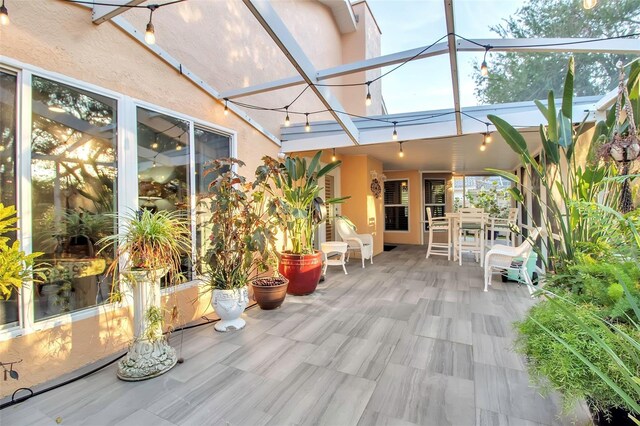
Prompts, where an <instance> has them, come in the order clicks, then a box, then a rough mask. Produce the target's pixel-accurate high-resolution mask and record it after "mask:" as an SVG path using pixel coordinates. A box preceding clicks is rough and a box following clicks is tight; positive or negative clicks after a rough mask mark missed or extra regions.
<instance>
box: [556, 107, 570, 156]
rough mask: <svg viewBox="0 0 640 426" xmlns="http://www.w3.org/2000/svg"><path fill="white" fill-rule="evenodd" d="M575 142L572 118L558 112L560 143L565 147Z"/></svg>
mask: <svg viewBox="0 0 640 426" xmlns="http://www.w3.org/2000/svg"><path fill="white" fill-rule="evenodd" d="M572 143H573V127H572V125H571V120H570V119H569V118H567V117H565V116H564V114H562V112H559V113H558V145H560V146H561V147H563V148H568V147H569V146H571V144H572Z"/></svg>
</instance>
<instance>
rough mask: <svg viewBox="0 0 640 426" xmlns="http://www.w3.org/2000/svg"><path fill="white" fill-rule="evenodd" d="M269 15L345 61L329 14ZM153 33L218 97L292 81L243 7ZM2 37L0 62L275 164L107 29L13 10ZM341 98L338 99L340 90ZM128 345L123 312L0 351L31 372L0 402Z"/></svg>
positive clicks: (194, 5)
mask: <svg viewBox="0 0 640 426" xmlns="http://www.w3.org/2000/svg"><path fill="white" fill-rule="evenodd" d="M274 7H275V8H276V9H277V11H278V13H280V14H281V15H282V16H283V18H284V19H285V21H286V22H287V23H288V25H290V26H291V27H290V29H291V30H292V31H294V32H297V34H296V37H297V39H298V41H299V42H300V44H301V45H302V46H303V48H304V50H305V51H306V52H307V54H308V55H309V56H310V58H311V60H312V61H313V62H314V65H316V67H318V68H322V67H327V66H332V65H337V64H339V63H340V62H341V61H342V48H341V46H340V41H341V36H340V34H339V31H338V30H337V28H336V25H335V23H334V22H333V18H332V16H331V12H330V11H329V9H328V8H326V7H325V6H323V5H321V4H319V3H317V2H311V1H299V2H290V1H279V2H274ZM123 16H124V17H125V18H126V19H127V20H129V21H130V22H131V23H132V24H133V25H134V26H135V27H136V28H139V29H140V30H143V29H144V25H145V24H146V21H147V19H148V12H146V11H141V10H132V11H128V12H126V13H125V14H123ZM154 24H155V28H156V35H157V41H158V45H159V46H160V47H162V48H163V49H165V50H167V51H168V52H169V53H170V54H171V55H172V56H174V57H176V58H178V59H179V60H180V61H183V62H184V63H185V65H186V66H187V67H188V68H189V69H191V70H192V71H194V72H195V73H196V74H198V75H200V77H202V78H203V79H204V80H205V81H206V82H208V83H209V84H211V85H212V86H213V87H214V88H216V89H218V90H225V89H230V88H234V87H241V86H246V85H252V84H256V83H259V82H264V81H269V80H272V79H276V78H281V77H287V76H289V75H294V74H295V72H294V70H293V68H292V67H291V66H290V64H289V62H288V61H287V60H286V59H285V58H284V56H283V55H282V53H281V52H280V51H279V49H277V48H276V47H275V46H274V45H273V43H272V42H271V40H270V39H268V37H267V36H266V33H264V30H263V29H262V28H261V27H260V26H259V25H258V24H257V23H256V21H255V18H253V16H251V15H250V14H249V13H248V11H247V10H246V7H244V6H243V5H242V4H241V3H240V2H236V1H232V0H229V1H210V2H204V1H203V2H185V3H182V4H180V5H177V6H176V7H173V8H171V7H167V8H165V9H161V10H159V11H158V12H156V13H155V14H154ZM0 31H1V32H0V55H2V56H5V57H8V58H10V59H13V60H17V61H21V62H23V63H26V64H28V65H31V66H35V67H39V68H42V69H44V70H46V71H51V72H56V73H60V74H63V75H65V76H68V77H71V78H74V79H78V80H81V81H83V82H87V83H90V84H93V85H96V86H99V87H101V88H105V89H109V90H112V91H116V92H119V93H123V94H125V95H128V96H131V97H133V98H136V99H140V100H143V101H145V102H148V103H151V104H155V105H158V106H160V107H164V108H167V109H170V110H175V111H177V112H179V113H181V114H185V115H189V116H192V117H194V118H196V119H199V120H204V121H207V122H211V123H214V124H218V125H221V126H224V127H226V128H229V129H232V130H234V131H236V132H237V141H238V143H237V155H238V157H239V158H240V159H241V160H243V161H244V162H245V163H247V167H246V169H245V170H246V171H248V173H251V172H252V171H253V169H254V168H255V166H256V165H257V164H258V163H259V161H260V158H261V157H262V156H263V155H272V156H275V155H276V154H277V152H278V150H279V148H278V146H277V145H276V144H274V143H273V142H271V141H269V140H268V139H267V138H265V137H264V136H263V135H262V134H260V133H259V132H258V131H257V130H255V129H254V128H253V127H251V126H249V125H248V124H247V123H246V122H244V121H243V120H242V119H240V118H239V117H237V116H235V115H234V114H233V113H230V114H229V115H228V116H225V115H223V107H222V105H221V104H219V103H217V102H215V101H214V100H213V99H212V98H211V97H210V96H209V95H207V94H206V93H204V92H203V91H201V90H200V89H199V88H197V87H196V86H195V85H194V84H192V83H191V82H189V81H188V80H187V79H186V78H184V77H183V76H181V75H180V74H179V73H177V72H176V71H175V70H174V69H173V68H171V67H170V66H168V65H167V64H166V63H164V62H163V61H162V60H160V59H159V58H157V57H156V56H155V55H153V54H152V53H151V52H150V51H149V50H148V49H147V48H145V47H144V46H142V45H141V44H139V43H138V42H137V41H135V40H133V39H132V38H130V37H129V36H128V35H127V34H125V33H124V32H122V31H121V30H119V29H118V28H116V27H115V26H114V25H113V24H111V23H105V24H102V25H99V26H96V25H94V24H93V23H92V22H91V12H90V10H89V9H86V8H84V7H80V6H76V5H71V4H67V3H64V2H60V1H19V2H13V3H12V5H11V25H10V26H8V27H3V28H2V29H1V30H0ZM301 88H302V86H301V87H300V88H297V89H296V88H292V89H287V90H283V91H279V92H274V93H272V94H270V95H268V96H264V98H265V99H266V100H267V101H268V102H270V103H271V102H272V103H273V104H272V105H274V106H280V105H281V104H286V102H287V101H290V100H291V98H292V97H293V96H291V94H293V95H294V96H295V94H297V93H298V92H299V90H300V89H301ZM337 92H338V93H339V94H340V96H343V95H342V93H341V92H340V90H338V91H337ZM307 95H308V94H307ZM307 95H305V96H303V97H302V98H300V100H299V101H298V103H296V107H297V108H300V109H305V108H309V109H311V108H312V107H315V106H316V105H317V101H316V100H315V99H314V98H313V96H307ZM247 101H248V102H250V101H251V100H247ZM252 115H253V116H254V117H255V118H256V119H258V121H260V122H261V123H262V124H264V125H265V127H267V128H268V129H270V130H272V131H273V132H275V133H276V134H278V133H279V131H278V128H279V126H280V123H281V122H282V118H283V117H279V116H278V115H273V114H272V113H262V114H258V113H255V114H254V113H253V112H252ZM314 118H315V117H314ZM294 121H295V120H294ZM367 167H374V168H378V169H380V170H379V171H380V173H381V172H382V170H381V165H380V164H379V162H378V163H376V162H375V161H373V160H372V161H370V164H369V162H366V161H365V163H364V168H365V169H366V168H367ZM363 170H364V169H363ZM365 175H366V176H368V172H366V173H363V176H365ZM373 206H374V207H373V208H372V209H371V211H370V212H369V217H370V218H371V219H372V221H371V222H370V223H372V224H373V225H372V226H369V225H367V226H364V224H363V227H362V228H361V229H363V230H365V229H369V230H372V231H374V232H375V233H376V235H377V237H376V238H378V239H379V240H380V243H379V244H378V245H377V247H379V249H380V250H381V249H382V242H381V241H382V233H381V232H377V230H376V229H377V228H376V227H378V226H379V224H381V223H382V222H381V221H379V220H377V219H378V218H379V217H380V209H379V208H378V206H377V205H376V204H375V203H373ZM367 223H369V222H367ZM197 294H198V291H197V288H190V289H187V290H184V291H182V292H179V293H177V296H176V297H177V298H178V301H179V302H178V306H179V307H180V313H181V314H180V315H181V317H180V322H181V323H184V322H188V321H190V320H193V319H198V318H200V316H201V315H203V314H205V313H207V314H208V315H210V307H209V306H208V305H209V301H208V298H206V297H205V298H203V299H200V300H198V299H197ZM194 302H195V304H194ZM130 339H131V315H130V313H128V312H127V311H126V310H116V311H112V312H107V313H104V312H103V313H101V314H100V315H98V316H94V317H91V318H89V319H84V320H79V321H75V322H73V323H71V324H69V325H65V326H61V327H54V328H50V329H47V330H42V331H39V332H34V333H31V334H28V335H26V336H22V337H17V338H13V339H9V340H5V341H2V342H0V359H2V360H5V359H10V360H12V359H16V358H23V359H26V360H28V362H23V363H22V364H21V368H20V373H21V376H20V380H18V381H8V382H2V381H0V386H1V387H0V396H6V395H8V394H10V393H11V392H13V390H14V389H16V388H18V387H29V386H33V385H35V384H38V383H42V382H44V381H47V380H50V379H53V378H55V377H57V376H60V375H62V374H65V373H68V372H70V371H72V370H75V369H77V368H79V367H82V366H83V365H86V364H89V363H92V362H95V361H97V360H99V359H102V358H104V357H105V356H108V355H110V354H112V353H114V352H115V351H118V350H120V349H123V348H125V347H126V346H127V344H128V343H129V342H130Z"/></svg>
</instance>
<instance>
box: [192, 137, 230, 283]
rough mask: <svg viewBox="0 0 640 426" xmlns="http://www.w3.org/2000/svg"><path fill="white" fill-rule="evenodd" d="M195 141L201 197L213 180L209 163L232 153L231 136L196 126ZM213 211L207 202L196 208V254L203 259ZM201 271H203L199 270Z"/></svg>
mask: <svg viewBox="0 0 640 426" xmlns="http://www.w3.org/2000/svg"><path fill="white" fill-rule="evenodd" d="M194 141H195V181H196V197H197V198H200V196H203V195H205V194H207V193H208V189H209V184H210V183H211V181H212V177H211V176H206V174H205V173H204V172H205V170H206V168H207V163H209V162H210V161H212V160H215V159H217V158H226V157H229V156H230V155H231V153H230V151H229V148H230V143H229V136H226V135H221V134H218V133H214V132H211V131H209V130H206V129H202V128H199V127H196V128H195V130H194ZM210 217H211V213H210V212H209V210H208V208H207V204H206V203H199V204H198V206H197V208H196V222H197V223H196V248H197V251H196V254H197V257H198V259H202V257H203V256H204V254H205V253H206V251H207V249H208V247H207V236H208V235H209V234H210V229H209V228H207V223H208V220H209V218H210ZM201 263H202V262H198V266H199V267H201V266H202V265H201ZM199 272H200V273H201V272H202V271H199Z"/></svg>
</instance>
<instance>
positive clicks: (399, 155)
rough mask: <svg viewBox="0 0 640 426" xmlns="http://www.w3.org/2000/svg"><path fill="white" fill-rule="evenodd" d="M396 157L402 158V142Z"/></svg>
mask: <svg viewBox="0 0 640 426" xmlns="http://www.w3.org/2000/svg"><path fill="white" fill-rule="evenodd" d="M398 157H400V158H404V151H403V150H402V142H400V152H398Z"/></svg>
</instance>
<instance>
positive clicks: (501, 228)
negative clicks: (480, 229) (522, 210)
mask: <svg viewBox="0 0 640 426" xmlns="http://www.w3.org/2000/svg"><path fill="white" fill-rule="evenodd" d="M517 220H518V208H517V207H513V208H510V209H509V215H508V216H507V217H506V218H500V217H492V218H490V219H489V221H490V222H491V223H490V225H489V240H490V242H491V246H493V245H494V243H495V241H496V240H497V239H498V238H500V237H504V239H505V241H506V242H507V245H510V246H512V247H513V246H515V245H516V234H515V232H513V228H514V227H515V226H516V223H517Z"/></svg>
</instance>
